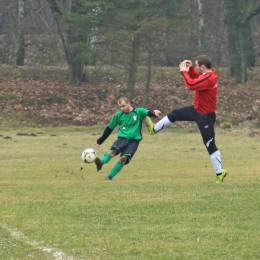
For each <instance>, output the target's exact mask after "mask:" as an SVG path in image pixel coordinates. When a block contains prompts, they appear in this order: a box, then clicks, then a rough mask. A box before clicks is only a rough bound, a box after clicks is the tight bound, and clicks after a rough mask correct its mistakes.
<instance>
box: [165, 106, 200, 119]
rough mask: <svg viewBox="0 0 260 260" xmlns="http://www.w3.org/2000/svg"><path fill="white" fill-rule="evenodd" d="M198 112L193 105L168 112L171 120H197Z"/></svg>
mask: <svg viewBox="0 0 260 260" xmlns="http://www.w3.org/2000/svg"><path fill="white" fill-rule="evenodd" d="M196 116H197V112H196V110H195V109H194V107H193V106H186V107H181V108H175V109H174V110H173V111H172V112H171V113H169V114H168V118H169V120H170V121H171V122H175V121H196Z"/></svg>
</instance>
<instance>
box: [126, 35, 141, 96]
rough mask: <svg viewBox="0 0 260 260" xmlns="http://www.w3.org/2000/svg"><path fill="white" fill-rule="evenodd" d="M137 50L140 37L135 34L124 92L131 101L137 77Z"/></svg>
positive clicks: (138, 50)
mask: <svg viewBox="0 0 260 260" xmlns="http://www.w3.org/2000/svg"><path fill="white" fill-rule="evenodd" d="M139 52H140V38H139V36H138V35H135V36H134V38H133V42H132V58H131V64H130V70H129V76H128V80H127V87H126V92H125V94H126V96H127V97H128V98H129V100H130V101H132V99H133V98H134V88H135V83H136V77H137V69H138V62H139Z"/></svg>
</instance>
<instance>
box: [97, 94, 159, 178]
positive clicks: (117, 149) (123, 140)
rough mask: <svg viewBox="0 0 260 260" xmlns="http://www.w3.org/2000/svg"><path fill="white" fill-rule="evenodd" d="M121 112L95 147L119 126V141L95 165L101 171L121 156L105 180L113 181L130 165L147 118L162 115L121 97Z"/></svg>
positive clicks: (113, 118)
mask: <svg viewBox="0 0 260 260" xmlns="http://www.w3.org/2000/svg"><path fill="white" fill-rule="evenodd" d="M118 105H119V108H120V111H118V112H116V113H115V114H114V116H113V117H112V119H111V120H110V121H109V123H108V125H107V127H106V129H105V130H104V132H103V135H102V136H101V137H100V138H99V139H98V140H97V142H96V143H95V145H98V146H99V145H101V144H102V143H103V142H104V141H105V140H106V139H107V138H108V137H109V135H110V134H111V133H112V131H113V130H114V129H115V127H116V126H117V125H119V128H118V139H117V140H116V141H115V142H114V144H113V145H112V147H111V149H110V151H109V152H108V153H106V154H104V155H103V156H102V157H101V159H100V158H98V157H97V158H96V159H95V164H96V167H97V170H98V171H99V170H101V168H102V166H103V165H104V164H106V163H108V162H109V161H110V160H111V158H112V157H114V156H116V155H118V154H120V157H119V160H118V162H117V163H116V164H115V165H114V167H113V168H112V170H111V171H110V172H109V173H108V175H107V177H106V178H105V180H112V179H113V178H114V177H115V175H116V174H118V173H119V172H120V171H121V170H122V168H123V167H124V165H126V164H128V163H129V162H130V160H131V159H132V158H133V156H134V154H135V152H136V150H137V148H138V146H139V142H140V141H141V140H142V139H143V137H142V122H143V119H144V118H145V117H146V116H149V117H156V116H159V115H160V113H161V112H160V111H159V110H154V111H150V110H148V109H146V108H142V107H137V108H134V107H132V106H131V104H130V102H129V99H128V98H126V97H121V98H120V99H119V100H118Z"/></svg>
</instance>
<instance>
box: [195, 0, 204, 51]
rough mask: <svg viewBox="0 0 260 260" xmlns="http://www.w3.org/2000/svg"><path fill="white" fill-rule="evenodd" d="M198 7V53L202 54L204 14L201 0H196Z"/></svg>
mask: <svg viewBox="0 0 260 260" xmlns="http://www.w3.org/2000/svg"><path fill="white" fill-rule="evenodd" d="M197 2H198V8H199V47H200V54H204V15H203V5H202V2H201V0H197Z"/></svg>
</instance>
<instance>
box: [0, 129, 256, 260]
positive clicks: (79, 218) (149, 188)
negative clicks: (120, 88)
mask: <svg viewBox="0 0 260 260" xmlns="http://www.w3.org/2000/svg"><path fill="white" fill-rule="evenodd" d="M102 131H103V128H101V127H98V126H97V127H88V128H87V127H72V126H71V127H59V128H28V127H27V128H20V129H18V128H17V129H13V128H12V127H10V128H7V127H5V128H2V129H1V132H0V134H1V135H2V136H10V137H12V139H2V138H1V139H0V154H1V156H0V164H1V171H0V193H1V200H0V209H1V215H0V216H1V217H0V255H1V257H0V258H1V259H8V260H9V259H10V260H11V259H22V260H23V259H30V258H31V259H40V260H41V259H44V260H45V259H102V260H103V259H104V260H112V259H115V260H118V259H129V260H132V259H138V260H141V259H142V260H143V259H144V260H146V259H156V260H157V259H158V260H167V259H169V260H170V259H171V260H172V259H203V260H204V259H241V260H242V259H260V250H259V243H260V228H259V210H260V206H259V205H260V204H259V200H260V185H259V181H260V160H259V152H260V151H259V150H260V143H259V137H258V136H256V137H254V138H250V137H248V133H249V132H250V131H249V130H246V129H244V130H243V129H242V130H241V129H240V130H234V129H233V130H231V131H229V132H228V131H224V130H221V129H217V130H216V132H217V135H216V139H217V145H218V147H219V149H220V150H221V152H222V161H223V166H224V168H225V169H226V170H227V171H228V176H227V178H226V179H225V181H224V183H222V184H219V185H217V184H215V176H214V170H213V166H212V163H211V160H210V158H209V155H208V154H207V152H206V149H205V148H204V146H203V144H202V140H201V137H200V134H199V132H198V131H189V130H182V129H171V130H170V129H165V130H164V132H161V133H159V134H157V135H155V136H150V135H148V134H146V130H145V129H144V140H143V141H142V142H141V143H140V146H139V149H138V151H137V153H136V155H135V157H134V158H133V160H132V162H131V163H130V164H129V165H127V166H125V167H124V169H123V170H122V172H120V173H119V174H118V175H117V176H116V177H115V179H114V180H113V181H110V182H106V181H104V178H105V177H106V175H107V173H108V171H109V170H110V169H111V167H112V166H113V165H114V163H115V162H116V161H117V158H114V159H112V161H111V162H110V163H109V164H107V165H105V166H104V167H103V169H102V170H101V171H100V172H96V169H95V165H94V164H83V162H81V153H82V151H83V150H84V149H86V148H90V147H92V148H95V150H96V151H97V153H98V155H100V156H101V155H102V154H103V153H105V152H107V151H108V150H109V148H110V145H111V144H112V143H113V141H114V140H115V139H116V135H115V134H112V135H111V136H110V137H109V138H108V139H107V141H106V142H105V143H104V144H103V145H102V146H100V147H94V145H93V144H94V143H95V141H96V139H97V137H98V136H99V135H100V134H101V133H102ZM17 133H28V134H31V133H34V134H36V135H37V137H33V136H17V135H16V134H17ZM81 167H83V170H81ZM61 254H63V258H62V257H61V256H60V255H61ZM59 256H60V257H59Z"/></svg>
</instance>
